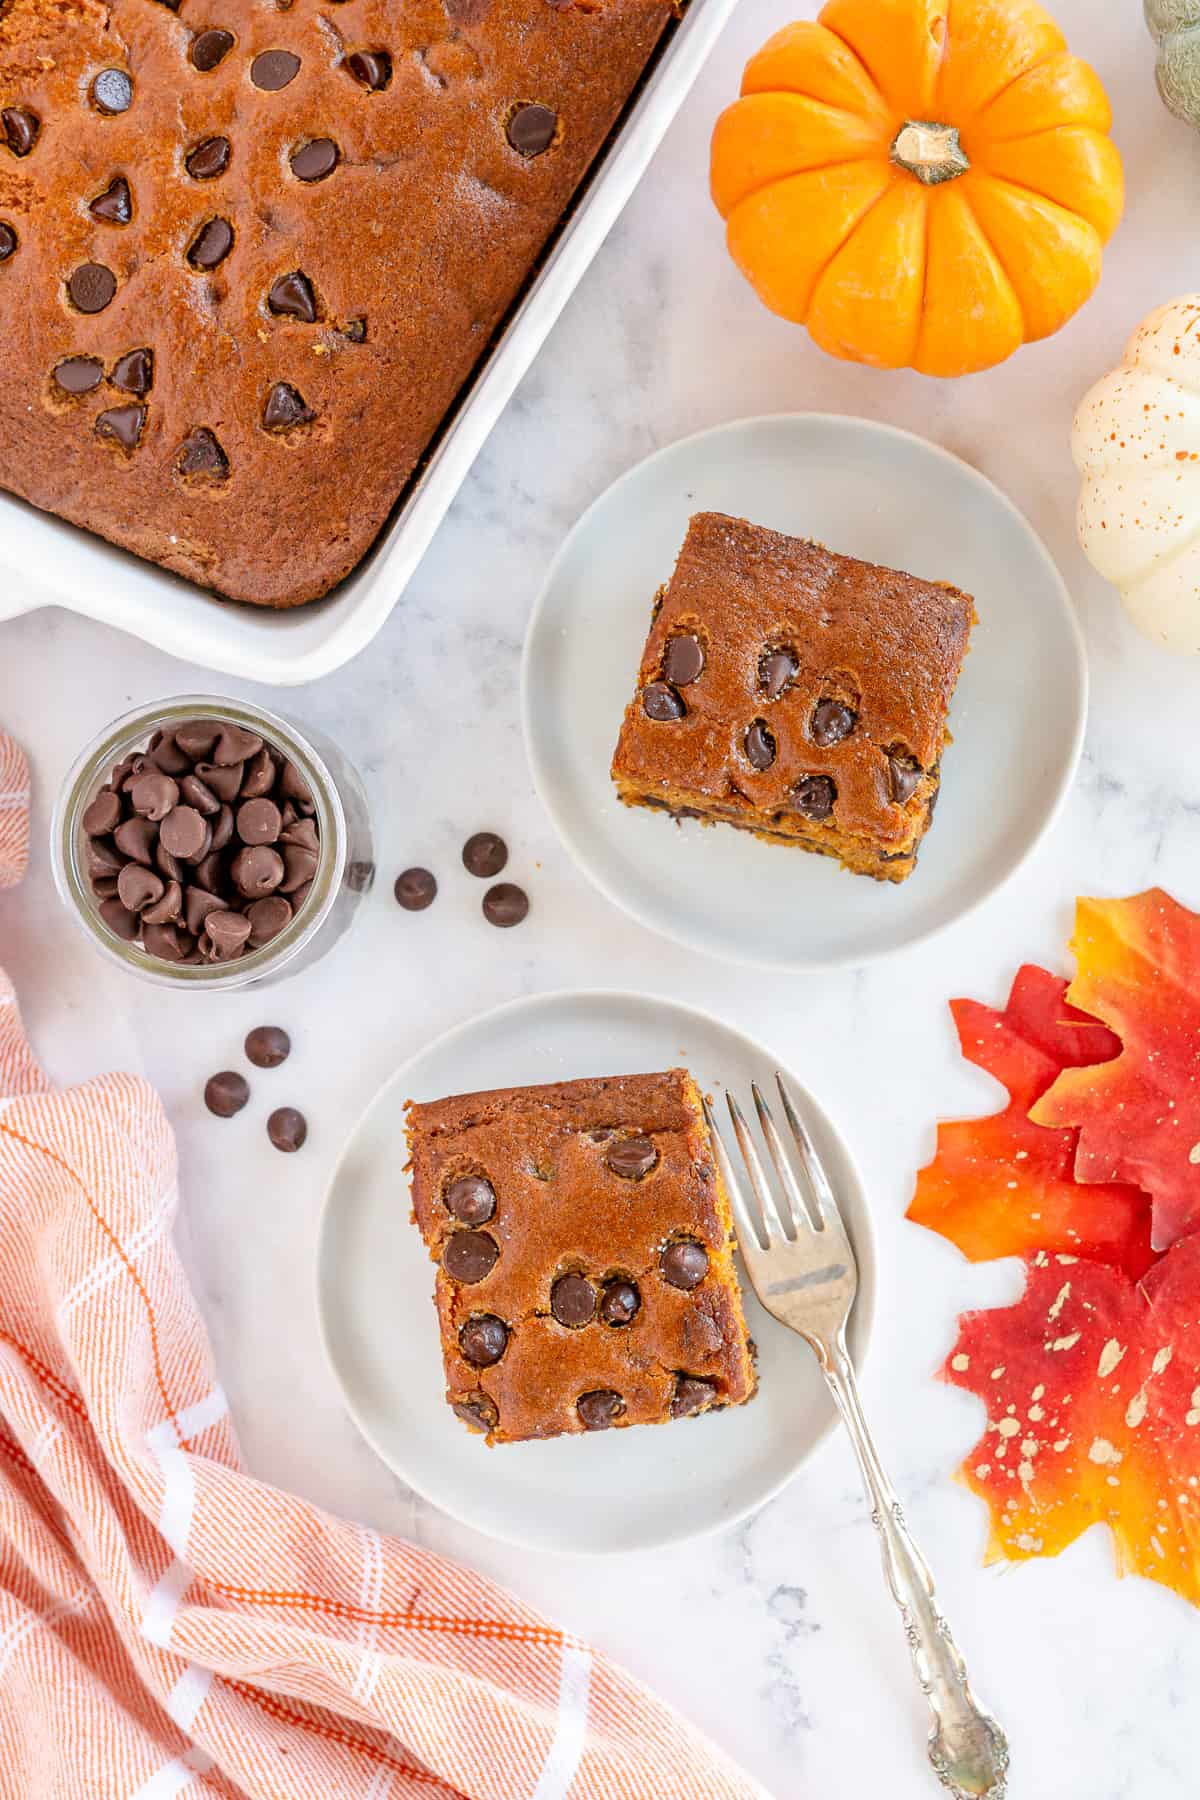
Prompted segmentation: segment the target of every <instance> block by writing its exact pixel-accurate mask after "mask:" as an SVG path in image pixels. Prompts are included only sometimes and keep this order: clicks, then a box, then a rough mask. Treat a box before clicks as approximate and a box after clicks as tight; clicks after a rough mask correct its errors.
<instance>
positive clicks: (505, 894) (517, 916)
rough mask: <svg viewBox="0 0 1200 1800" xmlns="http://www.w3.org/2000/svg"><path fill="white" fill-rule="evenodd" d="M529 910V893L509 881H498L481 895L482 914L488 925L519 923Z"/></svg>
mask: <svg viewBox="0 0 1200 1800" xmlns="http://www.w3.org/2000/svg"><path fill="white" fill-rule="evenodd" d="M528 911H529V895H528V894H527V893H526V892H525V890H524V888H519V887H517V886H516V885H515V884H514V883H513V882H511V881H501V882H498V883H497V885H496V886H495V887H491V888H489V889H488V891H487V893H486V894H485V895H484V896H483V916H484V918H485V919H486V920H487V922H488V924H489V925H500V926H505V927H507V926H509V925H519V924H520V923H521V920H522V919H523V918H524V917H525V915H526V913H528Z"/></svg>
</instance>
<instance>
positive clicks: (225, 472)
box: [175, 425, 229, 482]
mask: <svg viewBox="0 0 1200 1800" xmlns="http://www.w3.org/2000/svg"><path fill="white" fill-rule="evenodd" d="M175 467H176V469H177V470H178V472H179V474H180V475H182V476H183V478H184V479H185V480H186V481H212V482H221V481H228V480H229V458H228V457H227V456H226V454H225V452H224V450H222V448H221V445H220V443H219V441H218V439H217V437H216V435H215V433H213V432H211V431H210V430H209V428H208V426H207V425H198V426H197V427H196V429H195V431H193V432H191V433H190V434H189V435H188V436H187V437H185V438H184V440H183V442H182V444H180V446H179V449H178V451H177V452H176V455H175Z"/></svg>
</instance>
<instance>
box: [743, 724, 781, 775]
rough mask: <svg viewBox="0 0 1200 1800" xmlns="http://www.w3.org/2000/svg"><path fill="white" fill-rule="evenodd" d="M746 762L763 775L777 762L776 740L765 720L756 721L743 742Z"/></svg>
mask: <svg viewBox="0 0 1200 1800" xmlns="http://www.w3.org/2000/svg"><path fill="white" fill-rule="evenodd" d="M742 747H743V749H744V750H745V752H746V761H747V762H748V763H749V764H750V767H751V768H752V769H758V770H759V771H760V773H761V771H762V770H764V769H769V768H770V767H771V764H772V763H773V762H774V761H775V738H774V735H773V733H772V732H771V731H770V729H769V728H768V726H767V723H766V720H765V719H755V720H754V721H753V723H752V724H751V726H750V728H749V730H748V731H747V733H746V736H745V739H744V740H743V746H742Z"/></svg>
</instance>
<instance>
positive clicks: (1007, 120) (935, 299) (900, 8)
mask: <svg viewBox="0 0 1200 1800" xmlns="http://www.w3.org/2000/svg"><path fill="white" fill-rule="evenodd" d="M1111 119H1112V115H1111V112H1110V109H1109V104H1108V98H1107V96H1106V94H1105V92H1104V89H1103V88H1102V87H1101V85H1100V82H1099V80H1098V78H1097V76H1096V75H1095V74H1094V73H1093V71H1092V70H1091V69H1090V68H1089V67H1088V65H1087V64H1086V63H1084V62H1081V61H1080V60H1079V58H1078V57H1075V56H1071V55H1069V54H1068V53H1067V47H1066V42H1065V40H1064V38H1063V36H1062V33H1061V32H1060V31H1059V29H1058V27H1057V26H1056V25H1055V23H1054V21H1053V20H1052V19H1051V18H1050V17H1049V16H1048V15H1047V14H1046V13H1045V12H1044V11H1043V10H1042V8H1041V7H1040V6H1038V5H1036V4H1035V3H1034V0H829V4H828V5H827V6H826V7H825V8H824V10H823V11H822V13H821V16H820V20H819V22H816V23H813V22H809V21H802V22H800V23H797V24H794V25H788V26H785V27H784V29H783V30H782V31H780V32H778V33H777V34H776V35H775V36H774V37H773V38H772V39H771V40H770V42H769V43H767V44H766V45H764V47H763V49H762V50H760V51H759V53H758V55H757V56H755V57H753V58H752V59H751V61H750V62H749V64H748V65H747V67H746V73H745V77H744V79H743V82H742V97H741V99H740V100H737V101H735V102H734V104H733V105H732V106H730V107H729V108H728V109H727V110H726V111H725V112H724V113H723V114H722V116H721V118H720V119H719V120H718V122H717V127H716V132H715V134H714V137H713V147H712V193H713V199H714V200H715V201H716V204H717V206H718V208H719V209H720V212H721V214H722V216H723V217H724V218H725V220H726V222H727V239H728V244H729V250H730V254H731V255H732V257H733V259H734V261H735V262H736V263H737V265H738V267H739V268H740V269H741V271H742V273H743V274H744V275H745V276H746V277H747V279H748V280H749V281H750V282H752V283H753V285H754V287H755V288H756V289H757V291H758V294H759V296H760V298H761V299H762V300H764V301H765V302H766V304H767V305H768V306H769V307H770V308H771V309H772V311H773V312H777V313H781V314H782V315H783V317H784V318H785V319H794V320H796V321H797V322H798V323H802V324H804V325H807V327H808V329H809V331H810V332H811V333H812V335H813V337H814V338H815V339H816V341H817V343H818V344H820V345H821V346H822V348H823V349H825V350H829V351H831V352H832V353H833V354H834V355H835V356H844V357H849V358H852V359H853V360H855V361H857V362H865V363H873V364H875V365H876V366H877V367H879V368H885V369H894V368H900V367H903V366H904V365H906V364H911V365H912V366H913V367H914V368H917V369H920V370H921V371H923V373H925V374H927V375H965V374H967V373H969V372H970V371H971V370H973V369H984V368H988V367H990V366H991V364H993V363H998V362H1000V361H1002V360H1003V358H1004V357H1006V356H1009V355H1011V353H1012V352H1013V351H1014V350H1015V349H1017V347H1018V346H1019V345H1020V344H1022V343H1024V342H1027V341H1029V340H1030V339H1033V338H1040V337H1046V336H1048V335H1049V333H1050V332H1052V331H1057V330H1058V328H1059V326H1060V325H1062V324H1064V323H1065V321H1066V320H1067V319H1069V318H1070V317H1071V315H1072V313H1073V312H1075V310H1076V309H1077V307H1079V306H1081V305H1082V304H1083V302H1084V301H1085V300H1086V299H1087V297H1088V295H1089V294H1090V293H1091V291H1092V289H1093V288H1094V287H1095V285H1096V282H1097V280H1098V279H1099V275H1100V256H1101V247H1102V245H1103V244H1104V243H1105V242H1106V241H1107V239H1108V238H1109V237H1110V236H1111V235H1112V232H1113V231H1114V229H1115V228H1116V225H1117V221H1118V219H1119V218H1120V216H1121V203H1122V188H1123V182H1122V174H1121V159H1120V157H1119V156H1118V154H1117V151H1116V148H1115V146H1114V145H1113V143H1112V142H1111V140H1110V139H1109V137H1108V136H1107V132H1108V129H1109V125H1110V123H1111Z"/></svg>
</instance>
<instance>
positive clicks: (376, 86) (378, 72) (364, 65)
mask: <svg viewBox="0 0 1200 1800" xmlns="http://www.w3.org/2000/svg"><path fill="white" fill-rule="evenodd" d="M346 67H347V69H348V70H349V71H350V73H351V75H353V77H354V79H355V81H357V82H358V83H359V85H360V86H361V87H365V88H366V89H367V90H368V91H369V92H370V93H372V94H377V93H378V92H379V90H380V89H381V88H385V87H386V86H387V85H388V83H389V81H390V80H391V79H392V59H391V57H390V56H389V55H388V52H387V51H386V50H352V51H351V52H350V55H349V56H348V57H347V58H346Z"/></svg>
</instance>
